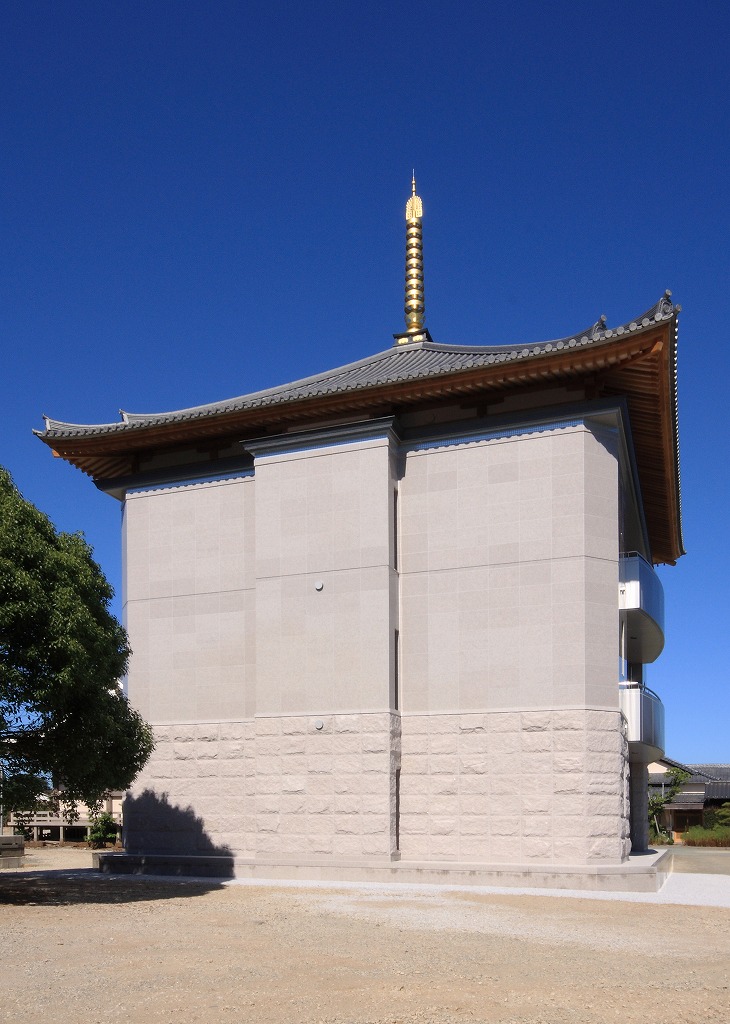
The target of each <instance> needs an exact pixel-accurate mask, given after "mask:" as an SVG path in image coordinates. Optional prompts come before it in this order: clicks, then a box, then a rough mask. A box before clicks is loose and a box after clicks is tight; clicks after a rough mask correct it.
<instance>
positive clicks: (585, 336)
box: [41, 292, 680, 439]
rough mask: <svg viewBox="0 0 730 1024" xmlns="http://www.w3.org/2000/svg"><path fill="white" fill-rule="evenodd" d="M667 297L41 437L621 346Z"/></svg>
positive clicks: (651, 321)
mask: <svg viewBox="0 0 730 1024" xmlns="http://www.w3.org/2000/svg"><path fill="white" fill-rule="evenodd" d="M679 308H680V307H679V306H674V305H673V303H672V301H671V293H670V292H667V293H666V294H665V295H664V296H663V297H662V298H661V299H660V300H659V302H657V304H656V305H655V306H653V307H652V308H651V309H650V310H648V311H647V312H646V313H645V314H644V315H643V316H640V317H637V318H636V319H635V320H632V321H630V322H629V323H626V324H623V325H622V326H620V327H617V328H613V329H610V328H608V327H606V320H605V317H601V319H600V320H598V321H597V322H596V323H595V324H593V326H592V327H590V328H588V329H587V330H585V331H582V332H578V333H577V334H574V335H570V336H568V337H567V338H560V339H558V340H556V341H544V342H540V343H539V344H536V345H530V346H516V347H510V346H504V345H487V346H462V345H439V344H436V343H435V342H433V341H431V340H430V339H428V340H425V341H418V342H410V343H407V344H404V345H396V346H392V347H390V348H388V349H386V350H385V351H384V352H379V353H377V354H376V355H373V356H369V357H367V358H365V359H361V360H358V361H357V362H354V363H349V364H348V365H346V366H340V367H337V368H336V369H334V370H329V371H327V372H325V373H320V374H316V375H314V376H312V377H306V378H304V379H303V380H298V381H294V382H293V383H291V384H284V385H280V386H278V387H274V388H268V389H266V390H264V391H257V392H254V393H253V394H249V395H242V396H240V397H238V398H232V399H228V400H227V401H223V402H213V403H211V404H209V405H199V406H195V407H193V408H190V409H180V410H178V411H176V412H166V413H128V412H122V414H121V415H122V421H121V422H119V423H100V424H89V425H85V424H74V423H64V422H62V421H60V420H53V419H50V418H48V417H46V418H45V419H46V429H45V431H44V432H43V433H42V434H41V436H42V437H43V438H45V439H52V438H64V437H68V438H72V437H81V436H89V435H95V434H96V435H98V434H111V433H117V432H127V431H131V430H135V429H139V428H143V427H151V426H157V425H161V424H165V423H176V422H178V423H179V422H182V421H189V420H195V419H203V418H206V417H213V416H220V415H225V414H227V413H235V412H241V411H244V410H249V409H257V408H263V407H266V406H277V405H285V404H287V403H288V402H294V401H297V400H301V399H308V398H318V397H323V396H327V395H335V394H341V393H345V392H355V391H360V390H366V389H368V388H376V387H378V386H382V385H388V384H397V383H401V382H407V381H416V380H419V379H422V378H428V377H440V376H444V375H447V374H450V373H460V372H463V371H464V370H469V369H475V368H480V367H486V366H490V365H492V364H495V363H510V362H516V361H519V360H521V359H527V358H534V357H536V356H538V357H539V356H543V355H544V356H547V355H549V354H551V353H555V352H559V351H562V350H563V349H566V348H581V347H584V346H599V345H603V344H606V343H610V342H611V341H616V340H618V339H620V338H621V337H623V336H624V335H627V334H628V335H630V334H633V333H636V332H641V331H644V330H646V329H647V328H650V327H652V326H654V325H655V324H657V323H660V322H661V321H665V320H669V319H671V318H672V316H674V315H675V313H676V312H677V311H678V310H679Z"/></svg>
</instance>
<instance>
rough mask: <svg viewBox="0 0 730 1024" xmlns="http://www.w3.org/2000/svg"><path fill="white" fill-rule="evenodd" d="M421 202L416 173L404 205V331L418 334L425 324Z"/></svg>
mask: <svg viewBox="0 0 730 1024" xmlns="http://www.w3.org/2000/svg"><path fill="white" fill-rule="evenodd" d="M422 217H423V202H422V200H421V197H420V196H419V195H416V172H415V170H414V171H413V177H412V179H411V198H410V199H409V200H408V202H407V203H406V305H405V314H406V330H407V332H408V334H418V333H419V331H422V330H423V325H424V324H425V322H426V306H425V302H424V294H423V231H422V228H421V218H422Z"/></svg>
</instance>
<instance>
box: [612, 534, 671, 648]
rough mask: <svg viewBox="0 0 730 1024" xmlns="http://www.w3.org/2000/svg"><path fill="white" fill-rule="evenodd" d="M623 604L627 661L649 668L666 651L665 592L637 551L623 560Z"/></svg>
mask: <svg viewBox="0 0 730 1024" xmlns="http://www.w3.org/2000/svg"><path fill="white" fill-rule="evenodd" d="M618 595H619V602H618V606H619V609H620V610H621V613H622V614H623V615H624V616H625V624H626V655H625V656H626V660H627V661H630V662H638V663H641V664H644V665H646V664H647V663H648V662H651V661H656V659H657V658H658V657H659V655H660V654H661V653H662V650H663V649H664V588H663V587H662V583H661V580H660V579H659V577H658V576H657V574H656V572H655V570H654V566H653V565H651V564H650V563H649V562H647V560H646V559H645V558H644V557H643V555H640V554H639V553H638V552H637V551H630V552H628V553H627V554H625V555H621V558H620V560H619V587H618Z"/></svg>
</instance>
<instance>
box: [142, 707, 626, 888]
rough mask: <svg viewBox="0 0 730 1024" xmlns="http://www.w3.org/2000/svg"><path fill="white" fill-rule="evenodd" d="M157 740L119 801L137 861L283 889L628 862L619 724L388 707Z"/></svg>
mask: <svg viewBox="0 0 730 1024" xmlns="http://www.w3.org/2000/svg"><path fill="white" fill-rule="evenodd" d="M155 732H156V738H157V747H156V750H155V752H154V755H153V757H152V759H151V760H150V763H149V765H148V766H147V768H146V769H145V771H144V773H143V774H142V775H141V776H140V777H139V779H138V780H137V783H136V785H135V788H134V790H133V791H132V793H131V794H130V795H129V796H128V798H127V801H126V804H125V811H124V814H125V846H126V849H127V851H128V852H129V853H132V854H159V855H169V854H176V855H184V856H188V857H190V856H205V857H216V856H217V857H229V858H235V859H236V862H237V864H241V865H245V864H249V865H252V866H255V865H261V866H262V867H263V866H264V865H267V864H268V865H272V864H278V865H279V866H280V867H281V869H282V870H286V871H288V872H289V874H290V875H291V877H295V870H294V869H295V868H296V867H297V865H302V864H305V863H311V864H315V865H316V864H320V865H330V866H331V867H333V868H335V867H338V869H339V867H342V869H343V870H347V867H346V866H347V865H348V864H349V865H351V866H353V867H354V865H355V864H359V865H360V866H361V867H362V868H363V869H367V870H369V867H368V865H370V867H372V868H373V869H374V868H375V867H376V866H378V865H392V862H394V861H397V860H398V859H400V860H401V862H402V864H403V865H405V863H406V862H409V863H411V864H412V865H414V868H413V870H417V871H418V872H420V873H421V874H422V873H423V871H424V870H425V865H427V864H429V863H431V864H433V865H434V871H437V872H438V871H440V870H442V869H441V868H440V867H439V868H436V866H435V865H437V864H438V865H444V864H445V865H449V866H451V867H455V868H458V869H459V871H461V870H467V871H472V870H477V871H478V872H479V874H480V875H481V874H483V872H484V871H485V870H491V869H495V870H496V871H498V872H502V871H508V872H509V873H511V875H514V874H515V871H516V872H517V874H519V875H522V874H523V873H524V872H525V871H532V870H533V867H534V869H535V870H538V869H540V870H542V869H556V870H557V869H558V868H559V869H560V870H563V868H564V867H565V866H566V865H568V866H569V867H570V868H571V869H572V867H574V866H576V865H578V866H591V865H621V864H622V863H623V862H624V861H625V860H626V858H627V857H628V854H629V845H630V844H629V815H628V789H627V744H626V739H625V736H624V733H623V729H622V719H621V716H620V714H619V713H618V712H611V711H593V710H577V711H575V710H565V711H529V712H490V713H474V714H442V715H404V716H403V717H402V718H401V716H400V715H399V714H397V713H395V712H387V711H386V712H380V713H371V714H351V715H329V716H322V718H319V719H317V718H311V717H308V716H288V717H287V716H278V717H274V716H272V717H259V718H256V719H255V720H250V721H245V722H237V723H220V724H213V725H196V724H189V725H174V726H173V725H169V726H162V727H158V728H157V729H156V730H155ZM415 865H418V867H417V868H416V867H415ZM515 865H518V867H517V868H515V867H514V866H515ZM467 866H469V867H467ZM247 870H248V869H247ZM277 870H279V868H277ZM388 870H390V867H389V868H388ZM444 870H445V869H444ZM449 870H450V868H449ZM277 877H281V876H277ZM343 877H344V876H343ZM485 884H486V883H485ZM510 884H512V883H510Z"/></svg>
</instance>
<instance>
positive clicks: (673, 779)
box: [649, 768, 690, 838]
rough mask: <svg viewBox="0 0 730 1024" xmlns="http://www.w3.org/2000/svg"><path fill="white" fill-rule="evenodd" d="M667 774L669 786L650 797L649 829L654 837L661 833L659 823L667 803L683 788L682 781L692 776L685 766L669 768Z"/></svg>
mask: <svg viewBox="0 0 730 1024" xmlns="http://www.w3.org/2000/svg"><path fill="white" fill-rule="evenodd" d="M666 776H667V783H668V786H665V789H664V793H663V794H659V793H653V794H652V795H651V796H650V797H649V830H650V834H651V835H653V837H654V838H657V837H658V836H659V835H660V831H659V830H658V824H657V823H658V820H659V815H660V814H661V812H662V811H663V810H664V806H665V804H668V803H671V802H672V800H673V799H674V798H675V796H676V795H677V793H678V792H679V791H680V789H681V788H682V783H683V782H686V781H687V779H689V778H690V774H689V772H686V771H684V769H683V768H668V769H667V772H666Z"/></svg>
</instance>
